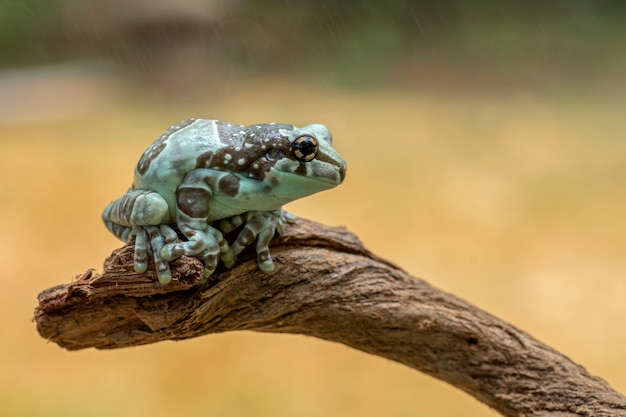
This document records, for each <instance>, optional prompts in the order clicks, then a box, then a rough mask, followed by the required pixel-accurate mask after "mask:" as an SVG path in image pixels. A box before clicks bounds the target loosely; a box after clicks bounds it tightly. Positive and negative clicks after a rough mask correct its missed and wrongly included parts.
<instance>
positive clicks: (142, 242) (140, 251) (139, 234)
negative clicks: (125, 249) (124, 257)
mask: <svg viewBox="0 0 626 417" xmlns="http://www.w3.org/2000/svg"><path fill="white" fill-rule="evenodd" d="M149 254H150V241H149V240H148V233H147V232H146V231H145V230H144V229H143V228H141V227H139V228H137V230H136V231H135V254H134V260H133V268H134V269H135V272H137V273H138V274H143V273H144V272H146V270H147V269H148V256H149Z"/></svg>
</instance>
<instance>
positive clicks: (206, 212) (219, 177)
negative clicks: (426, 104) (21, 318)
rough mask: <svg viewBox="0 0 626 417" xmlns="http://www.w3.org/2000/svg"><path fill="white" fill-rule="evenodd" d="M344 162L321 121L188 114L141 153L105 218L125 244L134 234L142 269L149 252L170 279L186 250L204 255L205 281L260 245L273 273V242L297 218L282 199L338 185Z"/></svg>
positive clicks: (164, 279)
mask: <svg viewBox="0 0 626 417" xmlns="http://www.w3.org/2000/svg"><path fill="white" fill-rule="evenodd" d="M346 169H347V165H346V162H345V160H344V159H343V158H342V157H341V156H340V155H339V153H338V152H337V151H336V150H335V149H334V147H333V143H332V134H331V132H330V130H329V129H328V128H327V127H326V126H325V125H323V124H319V123H314V124H308V125H305V126H303V127H296V126H294V125H291V124H284V123H261V124H251V125H240V124H235V123H230V122H225V121H220V120H211V119H201V118H191V119H188V120H184V121H181V122H179V123H176V124H173V125H172V126H170V127H169V128H168V129H167V130H166V131H165V132H164V133H163V134H162V135H161V136H160V137H159V138H157V139H156V140H155V141H154V142H153V143H152V144H151V145H150V146H149V147H148V148H147V149H146V150H145V151H144V152H143V154H142V155H141V157H140V158H139V161H138V162H137V165H136V167H135V171H134V179H133V182H132V185H131V187H130V188H129V189H128V191H127V192H126V193H125V194H123V195H122V196H120V197H119V198H118V199H116V200H115V201H112V202H111V203H110V204H108V205H107V206H106V208H105V209H104V211H103V213H102V220H103V221H104V224H105V226H106V227H107V229H108V230H109V231H110V232H111V233H113V235H115V236H116V237H117V238H119V239H120V240H121V241H122V242H125V243H127V244H129V243H132V242H133V241H134V245H135V247H134V253H133V269H134V270H135V272H137V273H145V272H146V271H147V269H148V265H149V259H150V257H151V258H152V261H153V263H154V267H155V269H156V276H157V279H158V281H159V282H160V283H161V284H164V285H165V284H169V283H170V282H171V281H172V271H171V266H170V263H171V262H172V261H174V260H176V259H178V258H180V257H181V256H183V255H187V256H192V257H195V258H198V259H199V260H200V261H202V263H203V265H204V273H203V276H204V280H206V279H207V278H208V277H210V276H211V275H212V274H213V273H214V272H215V270H216V268H217V266H218V264H219V262H220V261H221V263H222V264H223V265H224V266H225V267H226V268H232V267H233V266H234V265H235V263H236V257H237V256H238V255H239V254H240V253H241V252H242V251H243V250H244V249H245V248H246V247H247V246H250V245H252V244H253V243H254V244H255V248H256V255H257V265H258V268H259V269H260V270H261V271H263V272H265V273H267V274H272V273H273V272H274V271H275V263H274V261H273V259H272V255H271V253H270V250H269V243H270V240H271V239H272V238H273V237H274V236H275V235H276V234H279V235H280V234H282V233H284V230H285V228H286V227H287V225H288V224H290V223H293V222H295V221H296V219H297V218H296V217H295V216H293V215H291V214H289V213H287V212H286V211H285V210H283V206H284V205H285V204H287V203H290V202H292V201H294V200H297V199H300V198H303V197H307V196H309V195H312V194H315V193H318V192H320V191H325V190H329V189H332V188H334V187H336V186H338V185H340V184H341V183H342V182H343V181H344V178H345V175H346ZM231 232H232V233H234V234H236V237H234V239H233V240H232V242H230V243H229V242H228V241H227V240H226V238H225V236H227V235H228V234H230V233H231Z"/></svg>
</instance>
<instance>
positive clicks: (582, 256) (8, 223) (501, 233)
mask: <svg viewBox="0 0 626 417" xmlns="http://www.w3.org/2000/svg"><path fill="white" fill-rule="evenodd" d="M61 3H63V4H64V6H65V7H64V8H63V13H61V12H58V11H57V12H58V13H52V12H50V10H48V9H47V8H46V7H44V6H42V4H44V3H42V2H37V1H27V2H23V3H20V4H18V2H6V3H5V4H4V5H2V7H3V8H2V9H0V12H3V13H4V14H2V13H0V31H1V30H4V32H2V33H3V34H4V35H5V36H4V37H3V38H2V39H3V40H2V42H0V52H1V53H2V55H1V56H2V61H0V63H1V64H2V65H1V66H2V70H1V71H0V264H1V265H2V267H1V268H0V283H1V286H0V358H1V359H0V415H2V416H86V415H89V416H154V417H160V416H174V415H176V416H211V415H219V416H244V415H245V416H304V417H308V416H329V415H330V416H359V417H366V416H409V415H424V416H461V415H463V416H486V415H495V413H493V412H492V411H490V410H489V409H488V408H487V407H485V406H483V405H481V404H480V403H478V402H477V401H475V400H474V399H472V398H470V397H469V396H467V395H466V394H464V393H462V392H460V391H458V390H456V389H454V388H453V387H450V386H448V385H446V384H444V383H441V382H439V381H437V380H435V379H432V378H430V377H427V376H425V375H422V374H420V373H418V372H416V371H413V370H411V369H408V368H406V367H404V366H401V365H398V364H395V363H392V362H389V361H387V360H384V359H380V358H377V357H373V356H370V355H366V354H364V353H361V352H357V351H354V350H352V349H349V348H347V347H345V346H342V345H338V344H332V343H328V342H324V341H319V340H316V339H312V338H307V337H302V336H289V335H272V334H256V333H250V332H238V333H228V334H221V335H212V336H207V337H203V338H199V339H196V340H189V341H185V342H179V343H171V342H167V343H160V344H157V345H151V346H141V347H137V348H131V349H123V350H115V351H94V350H87V351H79V352H67V351H64V350H62V349H60V348H59V347H57V346H56V345H53V344H49V343H46V341H44V340H43V339H41V338H39V336H38V335H37V332H36V330H35V326H34V323H33V322H32V321H31V319H32V312H33V308H34V306H35V305H36V303H37V301H36V296H37V294H38V292H40V291H41V290H43V289H45V288H48V287H50V286H53V285H56V284H59V283H64V282H68V281H69V280H71V279H72V278H73V277H74V276H75V275H77V274H80V273H82V272H84V271H85V270H86V269H87V268H91V267H95V268H98V269H100V268H101V263H102V261H103V259H104V258H105V257H106V256H107V255H108V254H109V253H110V251H111V250H113V249H114V248H116V247H118V246H120V243H119V242H118V241H116V239H115V238H114V237H113V236H111V235H110V234H109V233H108V232H107V231H106V229H105V228H104V227H103V226H102V224H101V222H100V212H101V209H102V208H103V207H104V206H105V205H106V204H107V203H108V202H109V201H111V200H112V199H115V198H116V197H118V196H119V195H120V194H121V193H123V192H124V191H125V189H126V188H127V187H128V185H129V184H130V181H131V179H132V178H131V175H132V170H133V166H134V164H135V163H136V161H137V158H138V157H139V155H140V154H141V152H142V151H143V150H144V149H145V148H146V147H147V145H148V144H149V143H151V141H152V140H154V139H155V138H156V137H158V136H159V135H160V133H161V132H162V131H163V130H164V129H165V128H166V127H167V126H168V125H169V124H171V123H174V122H176V121H178V120H181V119H185V118H188V117H205V118H215V119H223V120H229V121H234V122H237V123H242V124H246V123H256V122H271V121H277V122H278V121H280V122H287V123H294V124H306V123H312V122H322V123H325V124H327V125H328V126H329V127H330V128H331V130H332V131H333V134H334V138H335V144H336V148H337V149H338V150H339V152H340V153H341V154H342V155H343V156H344V157H345V159H346V160H347V161H348V163H349V169H348V176H347V179H346V182H345V183H344V184H343V185H342V186H341V187H339V188H337V189H336V190H332V191H329V192H325V193H322V194H319V195H316V196H313V197H310V198H307V199H305V200H302V201H298V202H296V203H293V204H291V205H290V206H289V207H288V209H289V210H290V211H291V212H293V213H295V214H297V215H299V216H301V217H306V218H310V219H313V220H317V221H319V222H322V223H325V224H329V225H345V226H347V227H348V228H349V229H350V230H351V231H353V232H354V233H356V234H357V235H358V236H360V238H361V239H362V240H363V241H364V243H365V244H366V246H367V247H368V248H369V249H371V250H372V251H373V252H375V253H377V254H379V255H380V256H383V257H385V258H387V259H389V260H391V261H393V262H394V263H396V264H397V265H400V266H401V267H403V268H405V269H406V270H408V271H409V272H411V273H412V274H414V275H415V276H419V277H421V278H424V279H426V280H427V281H429V282H430V283H432V284H433V285H435V286H437V287H439V288H442V289H444V290H446V291H449V292H451V293H454V294H456V295H458V296H460V297H462V298H464V299H466V300H468V301H470V302H472V303H474V304H476V305H478V306H479V307H481V308H483V309H485V310H487V311H489V312H490V313H492V314H495V315H497V316H499V317H502V318H503V319H505V320H507V321H509V322H511V323H513V324H515V325H516V326H518V327H520V328H522V329H524V330H526V331H527V332H529V333H531V334H533V335H534V336H536V337H537V338H538V339H540V340H542V341H543V342H545V343H547V344H549V345H551V346H553V347H554V348H556V349H557V350H560V351H562V352H563V353H565V354H566V355H568V356H570V357H571V358H572V359H573V360H575V361H576V362H578V363H580V364H582V365H583V366H585V367H586V368H587V369H588V370H589V371H590V372H592V373H593V374H595V375H598V376H601V377H602V378H604V379H606V380H607V381H608V382H609V383H610V384H611V385H612V386H613V387H614V388H616V389H617V390H619V391H621V392H626V349H625V347H624V346H625V345H626V326H625V325H624V322H625V321H626V219H625V216H624V213H625V211H626V194H625V192H624V188H625V186H626V133H625V132H626V115H625V109H626V96H625V94H626V82H625V81H626V76H625V74H626V73H625V72H624V71H625V70H626V58H625V56H626V54H625V53H624V51H623V50H622V49H620V48H619V47H618V45H620V44H621V45H623V44H624V43H623V41H626V36H625V33H624V32H625V31H624V29H623V27H624V25H622V24H621V23H624V22H626V20H624V19H623V16H624V13H623V10H624V8H623V7H621V6H620V5H619V4H618V3H617V2H597V3H596V5H600V6H602V7H599V6H598V7H597V8H594V7H591V6H586V5H583V4H584V3H585V2H571V3H569V4H564V5H561V6H559V7H555V8H554V9H552V8H549V7H547V8H545V9H539V10H537V9H536V6H532V2H528V3H525V2H520V1H518V2H512V3H510V4H509V5H508V6H497V5H494V4H495V3H494V4H492V2H487V1H482V2H475V3H474V4H475V5H476V7H467V6H463V5H462V2H446V4H445V5H440V6H436V7H435V6H432V5H431V6H429V5H428V3H425V2H404V3H402V4H403V6H402V7H400V8H392V9H393V10H392V11H391V12H389V13H387V12H386V6H384V3H381V4H378V3H375V2H372V3H367V2H358V1H352V2H346V4H345V5H344V6H343V7H342V8H339V9H337V8H336V6H329V5H328V4H322V3H320V4H317V2H306V1H301V2H268V3H267V4H265V5H263V6H259V5H258V4H254V3H252V5H251V4H249V3H244V2H242V3H241V4H240V7H239V6H238V7H233V8H232V9H230V10H229V11H228V13H225V14H224V15H222V16H220V17H219V18H218V19H217V20H216V22H217V23H215V24H216V25H218V26H217V27H218V30H217V32H215V33H218V34H219V35H220V36H214V37H211V38H210V40H206V39H204V38H202V39H200V38H199V36H200V35H197V34H196V35H194V34H193V33H192V35H191V36H189V35H188V36H187V38H186V39H187V40H186V41H185V42H188V41H189V39H191V40H192V42H191V45H192V46H191V49H192V51H195V52H196V53H192V54H191V55H185V54H183V52H181V51H182V50H183V49H185V48H184V47H183V46H182V44H183V41H182V40H180V39H179V38H178V37H177V36H174V32H173V31H174V29H172V28H171V26H161V23H160V21H159V20H158V19H156V20H153V21H152V23H151V25H152V26H150V27H151V30H152V31H158V30H159V28H161V29H162V30H163V31H164V32H165V33H166V34H168V33H169V34H170V36H165V38H158V39H157V40H156V41H155V40H154V38H150V40H148V41H145V39H144V41H145V42H144V43H143V44H142V42H135V43H134V44H133V45H132V46H128V45H129V42H131V41H130V40H129V38H128V36H136V35H129V34H128V32H123V33H122V34H121V35H107V36H109V37H108V38H106V37H105V35H104V33H105V27H106V25H105V23H103V22H102V21H100V20H98V19H99V18H100V14H99V12H98V11H99V10H100V9H99V8H98V2H96V1H92V2H89V3H85V4H87V5H86V6H84V5H83V7H82V8H81V7H77V3H72V2H59V4H61ZM205 3H206V2H205ZM112 4H114V6H110V7H112V8H115V7H118V8H119V10H120V11H121V10H125V9H124V4H123V3H122V2H120V3H119V4H117V3H112ZM207 4H208V3H207ZM364 4H365V6H364ZM368 4H369V6H368ZM372 4H373V5H374V6H372ZM511 4H512V5H514V6H515V7H513V6H511ZM376 5H378V6H376ZM479 6H480V7H479ZM329 7H330V9H329ZM333 7H335V8H334V9H333ZM481 7H482V8H481ZM120 13H121V12H120ZM113 15H114V16H116V14H115V13H113ZM120 15H121V14H120ZM50 16H51V17H50ZM59 16H61V17H59ZM68 16H69V17H68ZM450 16H452V17H454V19H453V18H452V17H450ZM446 19H447V20H446ZM255 22H256V23H255ZM179 24H180V21H179ZM403 25H404V26H403ZM77 26H78V27H79V28H78V29H76V27H77ZM42 27H43V28H45V30H41V28H42ZM38 28H39V29H38ZM68 28H69V29H68ZM72 28H74V29H72ZM398 28H401V30H400V29H398ZM9 29H10V30H9ZM70 29H71V30H70ZM81 31H82V32H81ZM168 31H171V32H168ZM68 33H69V35H68ZM77 33H78V34H77ZM81 33H83V35H80V34H81ZM94 33H97V34H98V36H100V38H99V40H98V36H96V35H94ZM9 35H10V36H9ZM7 36H8V37H7ZM81 36H83V37H82V38H81ZM116 36H117V37H116ZM142 36H143V35H141V36H139V37H140V38H142ZM76 37H78V39H79V40H84V43H85V44H86V45H87V46H85V45H82V44H81V45H78V46H77V43H78V42H72V40H73V39H75V38H76ZM94 39H95V40H94ZM142 39H143V38H142ZM194 39H195V40H196V42H193V40H194ZM178 42H180V44H179V43H178ZM229 42H231V43H232V44H233V45H234V46H233V45H230V44H229V45H227V44H228V43H229ZM16 44H19V45H16ZM142 45H143V46H142ZM172 45H173V46H172ZM185 45H187V46H186V48H189V43H185ZM242 45H244V47H243V48H242V47H241V46H242ZM179 46H180V47H179ZM168 48H169V49H168ZM194 48H196V49H194ZM204 48H211V51H212V52H211V53H210V54H206V55H204V54H203V52H204V51H205V49H204ZM163 50H165V51H166V53H161V52H163ZM246 50H247V52H245V51H246ZM120 51H125V52H120ZM215 51H218V52H215ZM228 51H230V52H228ZM233 51H235V52H233ZM242 51H244V52H243V53H242ZM179 53H180V55H178V54H179ZM197 55H200V57H199V58H198V60H197V61H195V60H194V59H192V58H193V57H196V58H197ZM94 58H97V59H95V60H94Z"/></svg>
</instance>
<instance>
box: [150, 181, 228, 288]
mask: <svg viewBox="0 0 626 417" xmlns="http://www.w3.org/2000/svg"><path fill="white" fill-rule="evenodd" d="M229 175H231V174H229V173H226V172H219V171H215V170H211V169H196V170H193V171H190V172H189V173H188V174H187V175H186V176H185V178H184V179H183V181H182V183H181V185H180V186H179V187H178V190H177V192H176V225H177V226H178V229H179V230H180V231H181V232H182V233H183V234H184V235H185V237H186V238H187V241H184V242H176V243H169V244H166V245H164V246H163V247H162V249H161V251H160V255H161V257H162V258H163V259H165V260H167V261H172V260H174V259H176V258H178V257H180V256H182V255H189V256H195V257H197V258H199V259H200V260H201V261H203V262H204V276H205V278H206V277H208V276H209V275H211V274H212V273H213V271H215V268H217V262H218V260H219V259H220V258H221V259H222V262H224V265H225V266H226V267H227V268H229V267H231V266H233V264H234V263H235V254H234V253H233V250H232V249H231V248H230V246H229V245H228V243H227V242H226V240H225V239H224V236H223V235H222V233H221V232H220V231H219V230H218V229H216V228H214V227H213V226H211V225H209V224H208V218H209V213H210V209H211V199H212V197H213V190H212V189H211V187H210V186H209V184H211V183H214V182H215V178H216V177H220V178H221V177H224V176H229Z"/></svg>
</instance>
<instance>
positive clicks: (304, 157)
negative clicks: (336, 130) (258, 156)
mask: <svg viewBox="0 0 626 417" xmlns="http://www.w3.org/2000/svg"><path fill="white" fill-rule="evenodd" d="M279 133H280V135H281V137H282V140H283V141H284V145H283V146H282V149H284V152H282V153H281V158H280V159H279V160H277V161H276V162H275V164H274V166H273V167H272V169H271V170H270V172H269V173H268V175H267V177H266V179H268V180H269V181H270V184H271V187H272V194H274V195H275V196H276V197H278V198H279V199H283V200H289V201H291V200H295V199H297V198H301V197H304V196H307V195H311V194H314V193H317V192H319V191H324V190H328V189H330V188H333V187H336V186H337V185H339V184H341V183H342V182H343V179H344V178H345V176H346V168H347V166H346V162H345V161H344V160H343V158H342V157H341V156H339V153H337V151H336V150H335V149H334V148H333V144H332V135H331V133H330V131H329V130H328V128H327V127H326V126H324V125H322V124H310V125H307V126H304V127H301V128H293V129H280V130H279Z"/></svg>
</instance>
